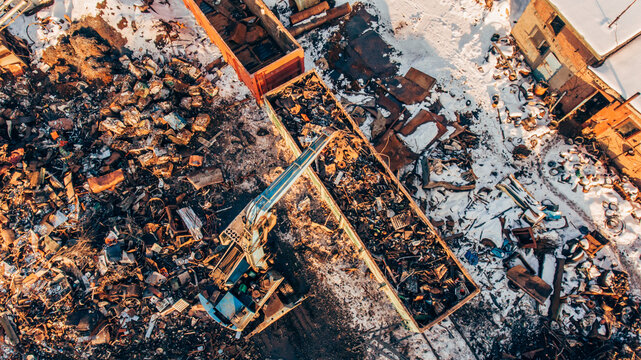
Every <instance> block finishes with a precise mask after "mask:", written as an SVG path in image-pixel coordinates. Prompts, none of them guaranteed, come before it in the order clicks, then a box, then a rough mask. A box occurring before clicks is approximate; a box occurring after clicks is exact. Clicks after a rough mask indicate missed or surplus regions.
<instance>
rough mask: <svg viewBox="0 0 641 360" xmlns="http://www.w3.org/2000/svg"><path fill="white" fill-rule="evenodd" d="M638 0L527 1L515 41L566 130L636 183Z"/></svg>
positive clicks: (640, 163)
mask: <svg viewBox="0 0 641 360" xmlns="http://www.w3.org/2000/svg"><path fill="white" fill-rule="evenodd" d="M639 19H641V2H636V1H634V0H586V1H576V0H532V1H531V2H530V3H529V5H528V6H527V8H526V9H525V11H524V12H523V14H522V15H521V17H520V18H519V20H518V22H517V24H516V25H515V26H514V28H513V29H512V35H513V36H514V39H515V40H516V42H517V44H518V45H519V47H520V48H521V50H522V51H523V53H524V55H525V60H526V61H527V63H528V64H529V65H530V66H531V67H532V70H533V75H534V76H535V77H536V78H537V80H539V81H546V82H547V83H548V84H549V86H550V89H552V90H553V91H556V92H558V94H559V96H562V97H561V100H560V102H559V105H558V106H557V109H556V110H558V111H559V116H560V118H561V120H562V121H563V122H565V126H566V127H569V128H572V129H576V130H577V132H582V133H583V134H585V135H589V136H594V137H595V138H596V140H597V142H598V144H599V146H600V147H601V148H602V149H603V150H604V152H605V153H606V154H607V155H608V156H609V157H610V158H611V159H612V160H613V163H614V164H615V165H616V166H617V167H618V168H619V169H620V170H621V171H622V172H623V173H624V174H626V175H628V176H629V177H630V178H631V179H632V180H633V181H635V182H636V183H637V184H638V185H641V149H639V145H640V144H641V97H639V91H641V74H640V70H641V36H640V35H641V21H639Z"/></svg>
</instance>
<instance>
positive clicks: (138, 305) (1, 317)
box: [0, 34, 255, 359]
mask: <svg viewBox="0 0 641 360" xmlns="http://www.w3.org/2000/svg"><path fill="white" fill-rule="evenodd" d="M85 35H86V34H85ZM85 35H83V34H79V35H77V36H85ZM66 66H68V65H65V64H54V65H53V67H54V68H56V67H66ZM110 72H111V73H112V75H113V82H111V83H109V84H108V85H106V86H103V85H102V84H100V83H99V82H98V84H96V83H93V82H91V81H87V82H85V81H84V79H83V78H80V77H79V75H78V72H76V71H74V69H73V68H70V69H61V68H59V69H57V70H56V71H52V72H50V74H55V75H54V76H52V78H51V79H49V78H48V77H47V76H45V75H44V74H42V73H39V72H29V73H28V74H27V76H24V77H22V78H20V79H17V80H16V79H13V80H8V79H6V78H5V79H4V80H3V81H2V84H1V93H0V107H1V109H0V123H1V124H2V125H3V129H6V131H2V133H1V134H0V137H1V143H2V145H0V162H1V165H0V175H1V181H2V189H1V191H0V207H1V208H2V212H1V214H0V224H1V229H2V231H1V235H2V254H3V255H2V258H1V259H0V269H1V271H0V325H1V326H0V358H15V359H18V358H20V359H21V358H23V357H22V356H26V355H34V356H36V358H47V359H54V358H60V359H69V358H94V359H100V358H104V359H107V358H109V359H113V358H127V359H133V358H167V357H173V356H178V355H179V356H184V355H185V354H188V357H189V358H214V357H215V358H227V357H235V358H255V355H253V354H252V351H253V350H251V348H247V347H245V348H243V349H241V348H240V347H237V346H238V345H240V346H242V344H243V341H242V340H241V341H240V342H235V344H236V345H225V344H230V343H231V342H230V340H231V339H230V337H231V335H230V333H229V332H224V331H223V329H222V328H221V327H220V326H218V325H217V324H214V323H213V322H211V321H209V320H208V318H207V315H206V313H205V311H204V310H203V309H202V306H200V305H198V301H197V295H198V293H199V292H201V291H202V290H203V289H210V288H211V289H213V288H214V287H213V285H214V284H213V282H212V280H211V279H210V278H209V276H208V274H209V272H210V271H211V268H212V266H211V265H208V264H209V261H211V262H213V263H215V261H216V260H215V259H216V257H218V256H220V254H217V253H216V251H215V250H216V249H215V244H212V242H210V241H209V240H210V239H211V236H212V234H213V233H215V232H216V231H219V227H220V225H221V224H220V221H221V220H220V219H218V217H217V216H216V212H215V209H216V208H217V206H218V205H220V204H219V202H220V203H222V202H224V199H222V198H220V197H219V198H216V196H214V195H212V194H206V192H209V189H210V188H211V185H214V184H218V183H221V182H222V181H223V178H222V173H221V172H220V170H215V169H205V170H201V169H203V168H205V167H206V166H207V165H208V163H211V156H207V154H208V151H209V149H208V148H209V147H210V146H211V144H212V142H213V139H215V136H213V133H214V131H215V129H214V127H216V126H213V125H215V122H216V120H215V119H214V120H213V121H212V119H211V118H210V116H209V115H206V114H207V113H212V114H215V113H216V110H215V109H216V106H219V105H217V100H216V94H217V89H216V87H215V86H214V85H213V83H212V81H214V80H215V76H214V77H211V76H209V77H207V76H206V74H203V73H201V70H199V69H198V68H197V67H195V66H194V65H192V64H189V63H187V62H185V61H182V60H179V59H173V60H171V61H169V62H168V63H167V64H164V65H162V64H157V63H156V62H154V61H153V60H152V59H151V58H144V59H138V60H132V59H130V58H128V57H127V56H122V57H120V61H119V62H116V63H113V64H112V65H111V68H110ZM208 78H209V79H210V80H208ZM210 121H211V123H212V124H210ZM247 136H251V135H250V134H248V135H247ZM200 189H203V190H202V191H199V190H200ZM221 346H222V347H221Z"/></svg>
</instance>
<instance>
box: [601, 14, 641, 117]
mask: <svg viewBox="0 0 641 360" xmlns="http://www.w3.org/2000/svg"><path fill="white" fill-rule="evenodd" d="M640 7H641V6H640ZM639 59H641V36H640V37H638V38H636V39H634V40H632V41H631V42H630V43H629V44H627V45H626V46H625V47H623V48H622V49H621V50H619V51H617V52H616V53H614V54H613V55H611V56H610V57H608V58H607V59H606V60H605V62H604V63H603V64H602V65H601V66H599V67H591V68H590V69H591V70H592V71H593V72H594V73H595V74H596V75H597V76H598V77H600V78H601V80H603V81H604V82H605V83H606V84H608V86H610V87H611V88H612V89H614V91H616V92H618V93H619V94H620V95H621V96H622V97H623V98H624V99H629V98H630V97H632V96H633V95H634V94H636V93H637V92H639V91H641V76H639V64H640V61H639ZM630 104H632V106H634V108H635V109H637V111H641V97H637V98H636V99H634V100H632V102H631V103H630Z"/></svg>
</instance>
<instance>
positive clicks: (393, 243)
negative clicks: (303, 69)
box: [268, 73, 476, 327]
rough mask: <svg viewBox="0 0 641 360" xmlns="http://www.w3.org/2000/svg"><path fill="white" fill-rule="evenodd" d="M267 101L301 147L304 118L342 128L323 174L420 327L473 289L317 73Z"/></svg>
mask: <svg viewBox="0 0 641 360" xmlns="http://www.w3.org/2000/svg"><path fill="white" fill-rule="evenodd" d="M268 101H269V102H270V104H271V105H272V106H273V108H274V110H275V111H276V114H277V115H278V116H279V117H280V118H281V121H282V122H283V124H284V126H285V128H286V129H287V130H288V131H289V133H290V134H292V136H293V137H294V138H295V139H297V140H298V144H299V146H301V147H304V146H305V144H306V143H307V142H308V139H307V138H306V133H305V130H304V129H305V128H306V125H307V124H313V125H318V126H323V127H326V126H332V127H335V128H337V129H340V130H343V131H345V135H344V136H339V137H338V138H337V139H335V140H334V141H333V142H332V143H330V144H329V145H328V146H327V148H326V149H325V151H324V152H323V153H322V154H321V156H320V157H319V161H318V169H317V170H318V175H319V177H320V179H321V181H322V182H323V183H324V185H325V186H326V187H327V189H328V190H329V192H330V193H331V194H332V195H333V197H334V199H335V200H336V202H337V203H338V206H339V207H340V209H341V210H342V211H343V213H344V214H345V216H346V217H347V218H348V220H349V222H350V223H351V224H352V225H353V226H354V228H355V230H356V232H357V233H358V235H359V237H360V238H361V239H362V241H363V242H364V243H365V246H366V247H367V249H368V250H369V251H370V252H371V254H372V256H373V257H374V259H375V261H376V263H377V265H378V266H379V268H380V269H381V270H382V272H383V273H384V274H385V275H386V276H387V277H388V279H389V281H390V283H391V284H392V286H393V287H394V288H395V289H396V292H397V293H398V295H399V297H400V299H401V300H402V302H403V304H404V305H405V307H406V308H407V309H408V310H409V311H410V313H411V315H412V316H413V317H414V318H415V320H416V321H417V323H418V324H419V326H420V327H424V326H426V325H428V324H430V323H432V322H433V321H434V320H436V319H437V318H439V316H440V315H442V314H444V313H445V312H447V311H448V310H450V309H452V308H453V307H454V306H456V305H457V304H459V303H461V302H462V301H463V300H464V299H466V298H467V297H468V296H470V294H471V293H473V292H474V291H475V290H476V286H475V285H474V283H472V282H471V281H470V280H469V278H468V277H467V275H466V274H465V273H464V270H462V268H461V267H460V266H459V265H458V264H457V262H456V260H455V259H454V257H453V255H452V254H451V252H449V250H448V249H447V248H446V247H445V245H444V243H443V242H442V240H440V239H439V238H438V236H437V235H436V234H435V233H434V232H433V231H432V229H431V228H430V227H429V226H428V225H427V223H426V222H424V220H423V219H422V218H421V217H419V216H418V215H417V214H418V211H420V210H418V209H417V208H415V207H414V206H412V204H411V202H410V200H409V197H408V196H406V194H405V193H404V192H403V191H402V190H401V189H400V185H399V184H398V181H397V180H396V179H395V178H393V177H392V176H390V175H389V173H388V172H386V169H385V168H384V167H383V165H382V164H381V162H380V161H379V160H378V159H377V157H376V156H375V155H374V152H373V150H372V147H371V146H369V145H368V144H367V140H365V139H364V138H363V137H361V136H360V135H359V134H358V132H357V130H355V129H354V128H353V124H352V123H351V122H350V121H349V119H348V118H347V116H346V115H345V113H344V111H343V110H342V108H340V107H339V106H337V102H336V100H335V99H334V98H333V97H332V95H331V94H330V92H329V91H328V89H327V88H326V87H325V86H324V85H323V84H322V83H321V82H320V81H319V80H318V77H317V75H316V74H315V73H311V74H309V75H305V76H304V77H302V78H300V79H299V80H298V81H296V82H295V83H293V84H291V85H289V86H287V87H285V88H284V89H282V90H280V91H279V92H277V93H276V94H273V95H270V96H268Z"/></svg>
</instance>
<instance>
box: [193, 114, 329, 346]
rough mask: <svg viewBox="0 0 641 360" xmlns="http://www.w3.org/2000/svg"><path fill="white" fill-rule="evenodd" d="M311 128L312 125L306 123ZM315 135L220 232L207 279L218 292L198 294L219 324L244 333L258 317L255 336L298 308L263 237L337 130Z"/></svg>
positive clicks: (289, 286) (315, 132)
mask: <svg viewBox="0 0 641 360" xmlns="http://www.w3.org/2000/svg"><path fill="white" fill-rule="evenodd" d="M310 126H311V125H310ZM312 133H313V134H318V136H317V137H316V138H315V139H314V140H311V135H308V138H310V142H311V143H310V144H309V146H308V147H307V148H306V149H305V151H304V152H303V153H302V154H301V155H300V156H299V157H298V158H297V159H296V160H295V161H294V162H293V163H292V164H291V165H290V166H289V167H288V168H287V169H285V171H284V172H283V173H282V174H281V175H280V176H278V178H277V179H276V180H274V182H273V183H272V184H271V185H270V186H269V187H268V188H267V189H265V191H263V192H262V193H261V194H260V195H259V196H258V197H256V198H255V199H253V200H252V201H251V202H250V203H249V204H248V205H247V206H246V207H245V208H244V209H243V210H242V211H241V213H240V214H239V215H238V216H236V218H235V219H234V220H233V221H232V222H231V223H230V224H229V226H228V227H227V228H226V229H225V231H223V232H222V233H221V234H220V235H219V237H218V240H219V242H220V244H221V245H222V246H224V247H226V248H225V250H224V254H223V256H222V257H221V258H220V260H219V261H218V263H217V264H216V266H215V267H214V270H213V271H212V272H211V274H210V276H211V277H212V278H213V279H214V282H215V284H216V287H217V288H218V290H217V291H214V293H213V294H212V295H211V296H210V297H209V298H207V297H206V296H205V295H204V294H203V293H200V294H199V295H198V298H199V300H200V303H201V304H202V306H203V307H204V308H205V311H207V313H208V314H209V316H210V317H211V318H212V319H214V320H215V321H216V322H218V323H219V324H221V325H222V326H224V327H226V328H228V329H230V330H234V331H238V332H242V331H243V330H244V329H245V328H246V327H247V326H248V325H249V324H250V323H251V322H252V321H254V320H256V319H258V318H259V317H260V316H261V310H262V315H264V316H263V321H262V322H261V323H260V324H259V325H258V326H257V327H255V328H254V330H253V331H252V332H251V333H250V334H249V335H248V336H253V335H255V334H257V333H258V332H260V331H262V330H264V329H265V328H266V327H268V326H269V325H271V324H272V323H273V322H274V321H276V320H278V319H279V318H280V317H282V316H283V315H285V314H286V313H288V312H289V311H291V310H293V309H294V308H296V307H297V306H298V305H299V304H300V303H301V302H302V301H303V300H304V299H305V298H304V297H298V296H296V295H295V294H294V291H293V288H292V287H291V285H290V284H289V283H288V282H287V281H286V280H285V279H284V277H283V276H282V275H281V274H279V273H278V272H277V271H276V270H274V269H272V268H271V267H270V262H271V255H270V254H269V253H268V252H266V250H265V244H266V243H267V236H268V234H269V232H270V231H271V229H272V228H273V227H274V225H275V224H276V221H277V219H276V215H275V214H274V213H273V212H272V211H271V210H272V208H273V207H274V205H275V204H276V203H277V202H278V201H279V200H280V199H281V198H282V197H283V195H285V193H287V191H288V190H289V189H290V188H291V187H292V185H293V184H294V183H295V182H296V180H297V179H298V178H299V177H300V176H301V175H302V174H303V172H305V170H306V169H307V168H308V167H309V166H310V165H311V164H312V162H314V160H316V158H317V157H318V155H319V154H320V153H321V151H323V149H324V148H325V146H327V144H328V143H329V142H330V141H331V140H332V139H333V138H334V137H335V136H337V134H338V133H340V132H339V131H336V130H333V129H327V128H316V129H314V131H312V132H310V134H312Z"/></svg>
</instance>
